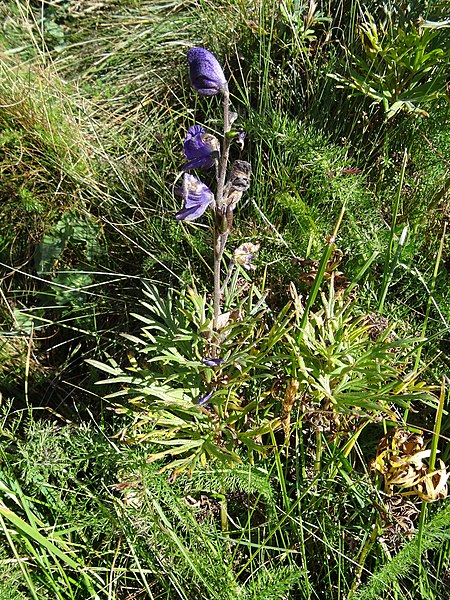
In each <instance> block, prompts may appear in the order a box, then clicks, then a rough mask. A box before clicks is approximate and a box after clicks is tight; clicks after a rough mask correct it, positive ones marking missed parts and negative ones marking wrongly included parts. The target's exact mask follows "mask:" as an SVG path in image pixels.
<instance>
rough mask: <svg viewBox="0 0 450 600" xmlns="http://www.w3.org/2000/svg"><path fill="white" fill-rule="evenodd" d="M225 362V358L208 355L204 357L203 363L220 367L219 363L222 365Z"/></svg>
mask: <svg viewBox="0 0 450 600" xmlns="http://www.w3.org/2000/svg"><path fill="white" fill-rule="evenodd" d="M224 362H225V361H224V359H223V358H208V357H206V356H205V358H202V363H203V364H204V365H206V366H207V367H218V366H219V365H221V364H222V363H224Z"/></svg>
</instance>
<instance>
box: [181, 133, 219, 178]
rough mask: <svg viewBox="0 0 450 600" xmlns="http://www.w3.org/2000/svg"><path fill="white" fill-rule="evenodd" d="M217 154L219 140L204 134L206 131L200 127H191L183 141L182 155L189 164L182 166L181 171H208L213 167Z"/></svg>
mask: <svg viewBox="0 0 450 600" xmlns="http://www.w3.org/2000/svg"><path fill="white" fill-rule="evenodd" d="M219 153H220V143H219V140H218V139H217V138H216V137H215V136H213V135H211V134H210V133H206V129H205V128H204V127H202V126H201V125H193V126H192V127H190V128H189V130H188V132H187V134H186V137H185V139H184V154H185V156H186V158H187V159H188V161H189V162H188V163H187V164H185V165H184V167H183V170H184V171H187V170H188V169H209V168H210V167H212V166H214V163H215V161H216V159H217V158H218V157H219Z"/></svg>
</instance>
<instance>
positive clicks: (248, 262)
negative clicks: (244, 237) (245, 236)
mask: <svg viewBox="0 0 450 600" xmlns="http://www.w3.org/2000/svg"><path fill="white" fill-rule="evenodd" d="M259 247H260V244H259V243H257V244H252V243H250V242H247V243H245V244H241V245H240V246H239V247H238V248H236V250H235V251H234V254H233V258H234V262H235V263H236V264H238V265H240V266H241V267H244V269H247V271H250V270H252V269H254V268H255V265H253V264H252V261H253V259H254V258H255V253H256V252H258V250H259Z"/></svg>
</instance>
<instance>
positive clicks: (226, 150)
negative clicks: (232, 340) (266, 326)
mask: <svg viewBox="0 0 450 600" xmlns="http://www.w3.org/2000/svg"><path fill="white" fill-rule="evenodd" d="M230 128H231V124H230V92H229V91H228V88H227V89H226V90H225V91H224V92H223V142H222V155H221V157H220V160H219V167H218V172H217V193H216V222H215V224H214V325H213V326H214V329H217V321H218V319H219V316H220V298H221V285H220V267H221V263H222V257H223V253H224V250H225V244H226V242H227V238H228V232H227V231H224V230H223V220H224V218H225V210H226V207H225V206H224V204H225V203H224V197H223V192H224V187H225V178H226V175H227V166H228V157H229V154H230V140H229V139H228V136H227V133H228V132H229V131H230Z"/></svg>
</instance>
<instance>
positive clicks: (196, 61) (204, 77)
mask: <svg viewBox="0 0 450 600" xmlns="http://www.w3.org/2000/svg"><path fill="white" fill-rule="evenodd" d="M187 59H188V62H189V67H190V77H191V83H192V87H193V88H194V90H195V91H196V92H197V93H198V94H202V95H203V96H214V95H215V94H218V93H219V92H224V91H226V90H227V89H228V83H227V80H226V79H225V75H224V73H223V70H222V67H221V66H220V64H219V61H218V60H217V58H216V57H215V56H214V54H211V52H209V50H206V49H205V48H199V47H197V48H191V49H190V50H189V52H188V53H187Z"/></svg>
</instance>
